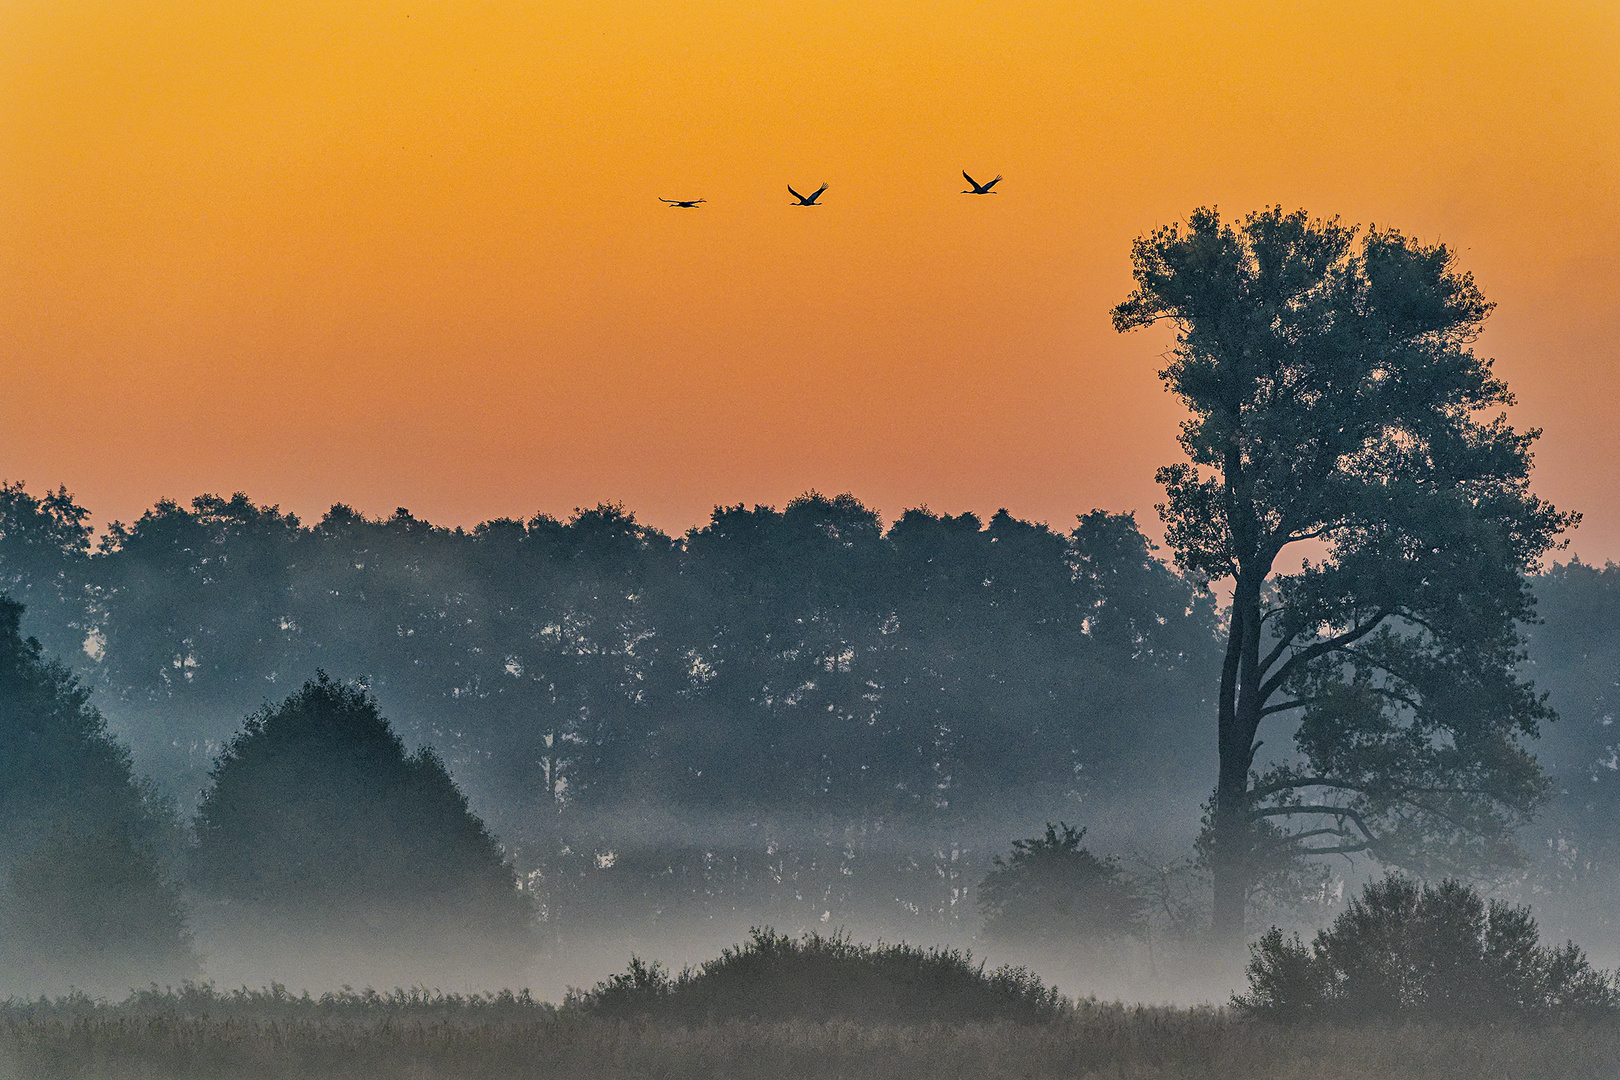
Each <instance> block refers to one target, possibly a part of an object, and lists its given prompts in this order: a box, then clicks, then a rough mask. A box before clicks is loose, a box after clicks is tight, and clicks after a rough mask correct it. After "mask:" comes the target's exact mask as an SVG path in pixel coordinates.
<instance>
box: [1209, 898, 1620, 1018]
mask: <svg viewBox="0 0 1620 1080" xmlns="http://www.w3.org/2000/svg"><path fill="white" fill-rule="evenodd" d="M1252 953H1253V957H1252V959H1251V960H1250V962H1249V987H1250V989H1249V993H1248V994H1246V995H1243V996H1240V997H1237V998H1234V1003H1235V1004H1237V1005H1238V1006H1240V1007H1241V1008H1243V1009H1245V1010H1247V1011H1249V1012H1252V1013H1255V1014H1257V1015H1262V1016H1271V1017H1275V1018H1278V1019H1283V1020H1301V1019H1308V1018H1322V1019H1331V1020H1342V1021H1350V1022H1355V1021H1363V1020H1368V1019H1383V1020H1403V1021H1405V1020H1482V1021H1483V1020H1493V1019H1498V1018H1503V1017H1512V1016H1521V1015H1554V1014H1556V1015H1560V1016H1582V1015H1595V1014H1611V1013H1613V1012H1614V1011H1615V1010H1616V1009H1617V1008H1620V990H1617V987H1616V984H1615V981H1614V979H1613V978H1612V977H1611V976H1609V975H1608V974H1607V973H1604V972H1600V971H1597V970H1594V969H1593V968H1592V966H1591V965H1590V964H1588V963H1587V961H1586V957H1585V955H1584V954H1583V953H1582V952H1581V950H1580V949H1578V948H1577V947H1576V946H1575V945H1574V944H1573V943H1566V944H1565V945H1563V946H1561V947H1548V946H1543V945H1541V944H1540V943H1539V934H1538V931H1537V929H1536V923H1535V920H1534V919H1532V918H1531V917H1530V909H1529V908H1527V907H1515V906H1512V905H1509V904H1505V903H1502V902H1501V901H1499V900H1492V901H1490V902H1489V903H1487V902H1486V901H1485V900H1483V899H1482V898H1481V897H1480V895H1479V894H1478V893H1477V892H1475V891H1474V890H1472V889H1470V888H1468V887H1466V886H1464V885H1462V884H1460V883H1458V882H1456V881H1446V882H1443V883H1441V884H1440V885H1438V886H1433V887H1431V886H1427V885H1422V886H1420V885H1419V884H1417V883H1416V882H1414V881H1411V880H1409V879H1407V878H1404V877H1401V876H1400V875H1398V874H1390V875H1388V876H1386V877H1385V878H1384V879H1383V880H1382V881H1377V882H1373V883H1372V884H1370V885H1368V886H1367V887H1366V888H1365V889H1364V890H1363V891H1362V894H1361V895H1360V896H1359V897H1357V898H1355V899H1352V900H1351V901H1350V904H1349V906H1348V907H1347V908H1346V910H1345V911H1344V913H1343V914H1341V915H1340V916H1339V917H1338V919H1336V920H1335V921H1334V923H1333V925H1332V927H1330V928H1329V929H1327V930H1324V931H1322V932H1320V933H1319V934H1317V935H1316V940H1315V941H1314V942H1313V943H1312V944H1311V945H1310V946H1306V945H1305V944H1304V942H1302V941H1301V940H1300V938H1299V936H1298V935H1297V934H1296V935H1294V936H1293V937H1292V938H1288V937H1285V936H1284V935H1283V932H1282V931H1281V930H1279V929H1277V928H1276V927H1272V929H1271V930H1270V931H1269V932H1268V933H1266V934H1265V935H1264V936H1263V937H1262V938H1261V939H1260V941H1259V942H1258V943H1257V944H1255V945H1254V946H1253V947H1252Z"/></svg>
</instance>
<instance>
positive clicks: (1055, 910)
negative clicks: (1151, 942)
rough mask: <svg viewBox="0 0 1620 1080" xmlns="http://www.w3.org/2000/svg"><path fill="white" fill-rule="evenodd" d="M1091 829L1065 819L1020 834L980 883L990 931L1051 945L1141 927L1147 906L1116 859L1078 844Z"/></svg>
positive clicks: (996, 936)
mask: <svg viewBox="0 0 1620 1080" xmlns="http://www.w3.org/2000/svg"><path fill="white" fill-rule="evenodd" d="M1085 835H1086V830H1084V829H1079V828H1075V827H1074V826H1072V825H1067V824H1063V823H1059V825H1056V826H1054V825H1052V824H1051V823H1050V822H1048V823H1047V826H1046V835H1045V836H1044V837H1040V836H1034V837H1030V838H1029V839H1027V840H1014V841H1013V845H1012V847H1013V850H1012V855H1011V857H1009V858H1006V859H1003V858H1001V857H1000V856H999V855H998V856H997V857H996V858H995V860H994V863H993V866H992V869H991V870H990V872H989V873H988V874H986V875H985V877H984V880H983V881H982V882H980V883H979V910H980V912H981V913H982V914H983V915H984V930H983V934H984V937H985V938H986V939H988V940H991V941H1001V942H1007V943H1017V944H1040V945H1045V946H1058V947H1062V946H1065V945H1084V944H1090V943H1094V942H1098V941H1106V940H1109V939H1117V938H1122V937H1127V936H1130V935H1132V934H1136V933H1138V932H1140V930H1141V929H1142V926H1143V924H1144V922H1145V921H1146V914H1145V909H1146V905H1145V903H1144V901H1143V899H1142V896H1141V894H1140V892H1139V891H1138V890H1137V888H1136V886H1135V885H1134V884H1133V883H1132V882H1131V880H1130V879H1129V878H1128V877H1126V876H1125V874H1124V872H1123V871H1121V870H1120V868H1119V865H1118V863H1117V862H1116V861H1115V860H1113V859H1111V858H1109V859H1100V858H1098V857H1097V856H1095V855H1093V854H1092V853H1091V852H1090V851H1088V850H1087V849H1085V848H1083V847H1081V846H1080V841H1081V839H1082V838H1084V836H1085Z"/></svg>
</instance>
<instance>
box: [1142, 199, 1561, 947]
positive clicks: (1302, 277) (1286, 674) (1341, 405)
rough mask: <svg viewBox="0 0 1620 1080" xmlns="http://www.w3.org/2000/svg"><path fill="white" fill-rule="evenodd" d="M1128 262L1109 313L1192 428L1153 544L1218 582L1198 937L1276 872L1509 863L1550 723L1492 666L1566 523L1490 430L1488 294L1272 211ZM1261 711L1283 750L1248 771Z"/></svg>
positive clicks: (1518, 653)
mask: <svg viewBox="0 0 1620 1080" xmlns="http://www.w3.org/2000/svg"><path fill="white" fill-rule="evenodd" d="M1358 234H1359V237H1360V238H1359V241H1358ZM1132 260H1133V263H1134V273H1135V279H1136V289H1135V290H1134V291H1133V292H1132V293H1131V295H1130V296H1129V297H1128V298H1127V299H1126V300H1125V302H1123V303H1122V304H1120V305H1119V306H1118V307H1116V308H1115V309H1114V312H1113V318H1114V326H1115V328H1116V329H1118V330H1120V331H1122V332H1123V331H1126V330H1132V329H1136V328H1139V327H1145V326H1149V325H1152V324H1154V323H1157V322H1159V321H1161V320H1164V321H1168V322H1169V323H1171V324H1172V325H1173V326H1174V327H1175V328H1176V330H1177V338H1176V344H1175V348H1174V350H1173V352H1172V354H1171V359H1170V362H1169V364H1168V366H1166V367H1165V368H1164V370H1163V371H1162V372H1161V373H1160V377H1161V378H1162V379H1163V380H1164V381H1165V383H1166V385H1167V386H1168V387H1169V389H1170V390H1171V391H1173V392H1174V393H1175V394H1176V395H1177V396H1178V397H1179V398H1180V399H1181V400H1182V402H1183V403H1184V404H1185V405H1186V406H1187V408H1188V410H1189V411H1190V412H1191V414H1192V415H1191V417H1190V418H1189V419H1188V420H1187V421H1186V422H1185V423H1184V424H1183V425H1182V430H1181V437H1180V442H1181V446H1182V449H1183V450H1184V451H1185V452H1186V455H1187V458H1188V460H1187V461H1184V462H1179V463H1177V464H1173V465H1169V466H1166V467H1165V468H1163V469H1160V470H1159V472H1158V481H1159V483H1160V484H1162V485H1163V487H1164V489H1165V493H1166V501H1165V503H1164V504H1163V505H1162V506H1161V507H1160V513H1161V515H1162V516H1163V518H1164V520H1165V523H1166V525H1167V531H1166V535H1167V537H1168V540H1169V542H1170V545H1171V547H1172V548H1173V549H1174V551H1175V554H1176V558H1177V559H1178V561H1179V562H1180V564H1181V565H1182V566H1183V567H1185V568H1186V569H1188V570H1190V571H1193V572H1196V573H1199V574H1203V575H1205V576H1206V577H1208V578H1209V579H1210V580H1220V579H1227V578H1230V579H1231V580H1232V607H1231V618H1230V626H1229V630H1228V639H1227V645H1226V656H1225V662H1224V665H1223V667H1222V671H1221V677H1220V689H1219V698H1218V705H1217V724H1218V736H1217V738H1218V749H1219V754H1220V766H1219V775H1218V780H1217V785H1216V789H1215V794H1214V799H1213V803H1212V805H1211V808H1210V816H1209V825H1208V830H1207V832H1206V835H1205V837H1204V844H1203V847H1204V851H1205V853H1206V856H1207V858H1208V861H1209V865H1210V868H1211V870H1212V873H1213V878H1214V889H1215V895H1214V913H1213V929H1214V932H1215V935H1216V937H1217V939H1219V940H1224V941H1226V942H1228V943H1231V942H1235V941H1238V940H1241V938H1242V933H1243V923H1244V910H1245V906H1246V903H1247V901H1248V900H1249V898H1250V895H1251V893H1252V892H1253V891H1254V890H1255V889H1256V888H1257V887H1259V886H1260V885H1262V884H1263V882H1264V881H1265V880H1266V878H1267V875H1268V874H1270V873H1273V872H1277V871H1279V870H1280V869H1283V868H1286V867H1287V866H1289V865H1294V864H1297V861H1298V860H1299V859H1300V858H1301V857H1309V856H1313V855H1323V854H1328V853H1353V852H1368V853H1371V854H1372V855H1374V856H1376V857H1377V858H1379V859H1381V860H1385V861H1389V862H1393V863H1396V864H1401V865H1407V866H1414V867H1448V868H1449V867H1453V866H1456V865H1458V864H1474V865H1477V864H1479V863H1480V862H1482V861H1485V862H1489V861H1500V860H1502V859H1504V858H1508V857H1509V856H1510V854H1511V851H1512V847H1511V840H1510V833H1511V830H1512V829H1513V827H1514V826H1515V825H1516V824H1518V823H1519V822H1520V821H1522V820H1523V819H1524V818H1525V817H1526V816H1527V815H1528V814H1529V813H1530V812H1531V810H1532V809H1533V808H1534V807H1535V805H1536V804H1537V802H1538V800H1539V799H1540V798H1541V797H1542V795H1543V791H1544V781H1543V778H1542V774H1541V772H1540V770H1539V769H1538V767H1537V765H1536V762H1535V759H1534V758H1533V757H1532V756H1531V755H1530V754H1529V753H1528V752H1527V751H1526V750H1525V749H1524V747H1523V745H1522V740H1523V739H1524V738H1527V737H1532V736H1534V735H1535V734H1536V733H1537V728H1538V724H1539V723H1540V722H1541V721H1542V720H1545V719H1548V718H1549V717H1550V711H1549V710H1548V709H1547V708H1546V706H1545V705H1544V703H1543V702H1542V700H1541V699H1540V698H1539V697H1538V696H1537V695H1536V694H1535V692H1534V691H1533V688H1532V687H1531V686H1529V685H1527V684H1526V683H1524V682H1522V681H1521V680H1520V679H1519V678H1518V677H1517V676H1516V673H1515V665H1516V664H1517V663H1518V661H1519V660H1520V659H1521V658H1522V656H1523V649H1522V644H1521V638H1520V635H1519V631H1518V629H1517V624H1518V623H1520V622H1522V621H1526V620H1528V619H1529V618H1530V617H1531V615H1532V600H1531V596H1530V592H1529V589H1528V587H1527V586H1526V583H1525V578H1524V575H1525V573H1526V572H1527V571H1529V570H1530V569H1532V568H1533V567H1534V566H1535V565H1536V564H1537V561H1538V560H1539V559H1540V558H1541V556H1542V555H1543V554H1545V553H1546V552H1547V551H1548V550H1549V549H1551V548H1552V547H1553V546H1554V544H1555V542H1556V539H1557V536H1558V534H1559V533H1560V532H1562V531H1563V530H1564V529H1566V528H1568V527H1569V526H1570V525H1572V524H1573V523H1574V522H1575V521H1576V515H1573V514H1565V513H1560V512H1558V511H1557V510H1555V509H1554V508H1553V507H1552V506H1550V505H1548V504H1547V503H1544V502H1542V501H1541V500H1539V499H1538V498H1536V497H1535V496H1534V495H1532V494H1531V493H1530V490H1529V483H1528V481H1529V473H1530V461H1531V454H1530V447H1531V443H1532V442H1533V441H1534V439H1535V438H1536V436H1537V434H1538V432H1536V431H1528V432H1519V431H1516V430H1514V429H1513V428H1512V427H1511V426H1510V425H1509V424H1508V422H1507V419H1506V418H1505V416H1504V415H1503V414H1502V413H1501V411H1500V410H1501V409H1502V408H1504V407H1505V406H1507V405H1509V404H1511V403H1512V400H1513V399H1512V396H1511V395H1510V394H1509V392H1508V389H1507V386H1506V385H1505V384H1504V383H1503V382H1502V381H1501V380H1500V379H1498V378H1496V377H1495V375H1493V374H1492V371H1491V362H1490V361H1489V360H1487V359H1482V358H1480V357H1478V356H1476V355H1474V353H1473V351H1472V350H1471V348H1470V344H1471V342H1472V341H1473V340H1474V339H1475V336H1476V335H1477V333H1478V331H1479V329H1480V326H1481V325H1482V323H1483V322H1484V320H1485V317H1486V315H1487V314H1488V313H1489V312H1490V310H1491V305H1490V304H1489V303H1487V302H1486V300H1485V298H1484V297H1483V296H1482V295H1481V294H1480V292H1479V290H1478V289H1477V288H1476V287H1475V285H1474V282H1473V278H1472V276H1471V275H1469V274H1467V273H1464V272H1459V271H1458V270H1457V269H1456V265H1455V255H1454V253H1453V252H1452V251H1451V250H1450V249H1448V248H1446V247H1445V246H1443V245H1439V244H1435V245H1428V244H1423V243H1420V242H1418V241H1415V240H1412V239H1410V238H1408V237H1406V236H1403V235H1402V234H1401V233H1399V232H1397V231H1394V230H1392V229H1379V228H1376V227H1374V228H1371V229H1369V230H1368V231H1367V232H1366V233H1364V234H1362V233H1360V230H1359V229H1358V228H1356V227H1351V226H1347V225H1343V224H1341V223H1340V222H1339V220H1338V219H1336V218H1335V219H1333V220H1320V219H1315V220H1313V219H1310V218H1308V217H1307V216H1306V214H1305V213H1304V212H1303V211H1301V212H1295V213H1283V212H1282V210H1281V209H1280V208H1276V209H1268V210H1265V211H1262V212H1258V213H1254V214H1250V215H1249V216H1248V217H1246V218H1245V219H1244V220H1243V221H1242V222H1241V223H1240V224H1231V223H1226V222H1223V221H1222V220H1221V218H1220V215H1219V214H1218V212H1216V211H1215V210H1212V209H1200V210H1198V211H1196V212H1195V213H1194V214H1192V216H1191V217H1190V218H1189V220H1188V223H1187V225H1186V228H1185V229H1183V228H1181V227H1180V226H1169V227H1166V228H1162V229H1159V230H1157V231H1155V232H1153V233H1151V234H1149V235H1147V236H1143V237H1140V238H1139V239H1138V240H1137V241H1136V243H1135V245H1134V246H1133V249H1132ZM1307 541H1314V542H1315V546H1314V547H1313V548H1305V549H1303V550H1304V551H1305V552H1306V555H1305V556H1304V557H1303V558H1302V561H1301V563H1300V564H1299V566H1298V569H1297V570H1294V571H1292V572H1289V573H1278V572H1277V565H1278V560H1279V557H1280V556H1281V555H1282V553H1283V551H1284V549H1285V548H1287V547H1289V546H1290V545H1293V544H1299V543H1302V542H1307ZM1313 555H1314V558H1312V557H1311V556H1313ZM1268 720H1270V721H1272V722H1273V723H1277V722H1282V721H1287V722H1288V723H1290V724H1291V726H1292V729H1293V730H1292V734H1293V740H1292V741H1293V747H1292V753H1285V754H1282V755H1279V756H1277V757H1275V758H1272V759H1270V760H1266V761H1261V760H1260V759H1259V758H1258V753H1257V752H1258V751H1259V749H1260V746H1261V743H1262V739H1261V735H1262V734H1263V732H1262V727H1264V726H1265V725H1266V723H1267V721H1268ZM1278 741H1279V740H1277V739H1276V737H1275V736H1273V737H1272V742H1273V745H1276V744H1277V742H1278ZM1257 764H1258V765H1259V766H1260V768H1258V769H1257V768H1256V766H1257Z"/></svg>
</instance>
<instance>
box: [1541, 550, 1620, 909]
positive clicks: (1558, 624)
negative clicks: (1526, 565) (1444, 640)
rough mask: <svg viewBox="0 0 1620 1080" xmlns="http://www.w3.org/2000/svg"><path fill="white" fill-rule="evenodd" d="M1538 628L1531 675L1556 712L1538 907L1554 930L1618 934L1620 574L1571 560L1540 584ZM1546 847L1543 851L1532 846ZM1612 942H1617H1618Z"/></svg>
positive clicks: (1548, 740)
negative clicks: (1563, 925) (1564, 926)
mask: <svg viewBox="0 0 1620 1080" xmlns="http://www.w3.org/2000/svg"><path fill="white" fill-rule="evenodd" d="M1531 584H1532V587H1533V588H1534V589H1535V594H1536V614H1537V615H1538V616H1539V617H1540V621H1539V622H1538V623H1537V624H1536V625H1534V626H1532V627H1530V630H1529V657H1530V659H1529V664H1528V671H1529V673H1530V674H1533V675H1534V676H1535V680H1536V686H1537V687H1538V688H1540V689H1542V690H1545V691H1546V692H1547V703H1548V704H1549V705H1551V706H1553V707H1554V708H1555V709H1557V710H1558V723H1557V724H1555V725H1553V726H1552V727H1551V728H1550V729H1549V730H1548V732H1547V734H1546V736H1545V737H1544V738H1543V739H1542V741H1541V745H1540V746H1539V747H1538V748H1537V751H1536V757H1537V758H1538V759H1539V760H1540V761H1541V763H1542V765H1543V766H1544V767H1545V768H1546V769H1547V771H1548V773H1549V775H1550V777H1551V779H1552V781H1553V787H1552V797H1551V798H1550V799H1549V801H1548V804H1547V806H1546V807H1545V808H1544V809H1543V810H1542V811H1541V812H1540V813H1539V814H1538V815H1537V817H1536V821H1535V824H1534V826H1533V828H1532V830H1530V833H1531V835H1530V837H1527V840H1530V841H1531V843H1530V844H1529V845H1528V846H1529V847H1530V850H1531V851H1532V852H1534V851H1536V850H1537V849H1538V848H1539V849H1540V855H1539V858H1538V859H1537V864H1536V865H1535V866H1534V867H1532V868H1531V870H1530V878H1531V882H1532V884H1533V887H1534V889H1535V895H1536V907H1537V909H1538V910H1539V911H1541V912H1542V915H1543V918H1544V919H1546V920H1547V921H1549V922H1554V923H1555V924H1556V923H1558V922H1560V921H1561V918H1560V917H1561V916H1562V917H1563V918H1568V919H1570V920H1572V921H1574V922H1577V923H1578V924H1579V925H1581V926H1582V927H1585V928H1586V929H1585V930H1584V931H1583V932H1585V933H1596V932H1598V931H1599V929H1600V928H1601V929H1602V930H1603V931H1605V932H1607V933H1609V934H1611V935H1612V934H1614V933H1615V931H1616V928H1617V927H1620V911H1617V910H1616V909H1615V907H1614V905H1613V904H1612V903H1611V902H1610V898H1611V897H1612V896H1613V895H1614V892H1615V889H1616V888H1617V887H1620V835H1616V831H1615V828H1614V823H1615V822H1616V821H1617V820H1620V565H1616V564H1614V563H1609V564H1608V565H1607V566H1601V567H1599V566H1592V565H1590V564H1587V563H1583V562H1581V561H1580V560H1579V559H1572V560H1570V561H1569V562H1568V563H1564V564H1561V565H1556V566H1553V567H1551V568H1550V569H1548V570H1547V571H1545V572H1544V573H1541V574H1538V575H1536V576H1535V578H1533V579H1532V582H1531ZM1536 840H1539V841H1540V843H1535V842H1534V841H1536ZM1611 940H1612V939H1611Z"/></svg>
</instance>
